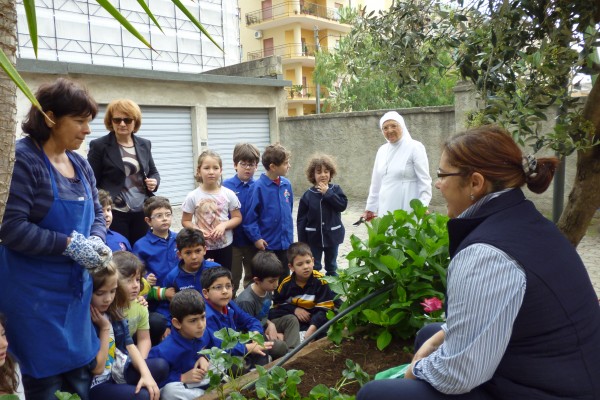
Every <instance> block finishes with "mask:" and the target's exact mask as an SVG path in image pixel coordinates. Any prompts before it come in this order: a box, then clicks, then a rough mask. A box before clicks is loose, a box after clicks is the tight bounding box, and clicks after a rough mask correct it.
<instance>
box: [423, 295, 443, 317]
mask: <svg viewBox="0 0 600 400" xmlns="http://www.w3.org/2000/svg"><path fill="white" fill-rule="evenodd" d="M421 305H422V306H423V310H424V311H425V312H426V313H431V312H434V311H437V310H441V309H442V301H441V300H440V299H438V298H437V297H432V298H430V299H423V302H422V303H421Z"/></svg>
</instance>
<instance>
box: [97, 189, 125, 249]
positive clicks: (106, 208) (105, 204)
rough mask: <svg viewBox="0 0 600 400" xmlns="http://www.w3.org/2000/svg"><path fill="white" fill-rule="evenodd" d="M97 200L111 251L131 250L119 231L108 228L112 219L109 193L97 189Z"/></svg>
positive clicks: (111, 204)
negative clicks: (100, 207)
mask: <svg viewBox="0 0 600 400" xmlns="http://www.w3.org/2000/svg"><path fill="white" fill-rule="evenodd" d="M98 201H100V205H101V206H102V213H103V214H104V221H105V222H106V245H107V246H108V247H110V249H111V250H112V251H119V250H123V251H131V244H130V243H129V240H127V238H126V237H125V236H123V235H121V234H120V233H119V232H115V231H112V230H110V229H109V228H110V224H112V220H113V214H112V206H113V201H112V198H111V197H110V193H108V192H107V191H106V190H104V189H98Z"/></svg>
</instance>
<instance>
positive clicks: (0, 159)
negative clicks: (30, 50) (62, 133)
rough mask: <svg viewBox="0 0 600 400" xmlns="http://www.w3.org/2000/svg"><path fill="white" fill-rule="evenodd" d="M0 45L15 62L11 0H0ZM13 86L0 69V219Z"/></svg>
mask: <svg viewBox="0 0 600 400" xmlns="http://www.w3.org/2000/svg"><path fill="white" fill-rule="evenodd" d="M0 48H2V50H3V51H4V53H6V55H7V56H8V58H9V59H10V60H11V61H12V63H13V64H14V63H15V60H16V51H17V9H16V1H14V0H0ZM16 90H17V88H16V86H15V84H14V83H13V82H12V80H11V79H10V78H9V77H8V75H6V73H4V71H0V223H2V217H3V216H4V208H5V206H6V199H7V198H8V190H9V188H10V179H11V176H12V170H13V164H14V160H15V153H14V147H15V127H16V124H17V122H16V116H17V92H16Z"/></svg>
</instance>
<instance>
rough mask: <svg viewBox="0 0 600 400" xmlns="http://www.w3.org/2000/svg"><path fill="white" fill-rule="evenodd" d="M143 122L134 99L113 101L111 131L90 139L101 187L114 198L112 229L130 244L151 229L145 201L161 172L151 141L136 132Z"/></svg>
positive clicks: (108, 120)
mask: <svg viewBox="0 0 600 400" xmlns="http://www.w3.org/2000/svg"><path fill="white" fill-rule="evenodd" d="M141 124H142V112H141V110H140V107H139V106H138V105H137V104H136V103H134V102H133V101H131V100H128V99H120V100H114V101H112V102H111V103H110V104H109V105H108V107H107V109H106V115H105V116H104V126H106V129H108V130H109V133H108V134H107V135H105V136H102V137H101V138H98V139H96V140H92V141H91V142H90V149H89V153H88V161H89V163H90V165H91V166H92V169H93V170H94V175H95V176H96V181H97V185H96V186H97V187H98V189H104V190H106V191H108V192H109V193H110V195H111V197H112V199H113V203H114V206H113V208H112V212H113V221H112V225H111V229H112V230H114V231H116V232H119V233H120V234H122V235H123V236H125V237H126V238H127V239H128V240H129V242H130V243H131V245H133V244H134V243H135V242H136V241H137V240H138V239H139V238H141V237H142V236H144V235H145V234H146V232H147V231H148V224H147V223H146V221H145V220H144V210H143V205H144V201H145V200H146V199H147V198H148V197H150V196H153V195H154V194H153V192H155V191H156V190H157V189H158V185H159V183H160V175H159V174H158V170H157V169H156V166H155V165H154V160H153V159H152V151H151V150H152V144H151V142H150V141H149V140H147V139H143V138H141V137H138V136H137V135H134V133H136V132H137V131H138V130H139V129H140V126H141Z"/></svg>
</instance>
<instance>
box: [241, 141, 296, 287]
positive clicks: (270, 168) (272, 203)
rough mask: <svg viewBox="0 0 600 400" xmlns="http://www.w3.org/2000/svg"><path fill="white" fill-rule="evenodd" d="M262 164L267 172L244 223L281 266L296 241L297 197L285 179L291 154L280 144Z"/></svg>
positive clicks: (253, 192) (265, 155) (269, 148)
mask: <svg viewBox="0 0 600 400" xmlns="http://www.w3.org/2000/svg"><path fill="white" fill-rule="evenodd" d="M262 164H263V166H264V167H265V171H266V173H264V174H262V175H261V176H260V178H259V179H258V180H257V181H256V182H255V183H254V185H253V187H252V190H251V192H250V196H249V200H250V205H249V206H248V210H247V215H246V216H245V217H244V220H243V222H242V224H243V227H244V232H246V234H247V235H248V237H249V238H250V240H252V242H253V243H254V246H255V247H256V248H257V249H258V250H267V251H272V252H274V253H275V255H277V258H279V260H280V261H281V265H287V264H288V260H287V256H286V251H287V249H288V247H290V245H291V244H292V242H293V241H294V221H293V219H292V209H293V207H294V194H293V193H292V185H291V183H290V181H289V180H287V179H286V178H285V175H287V173H288V170H289V169H290V152H289V151H287V150H286V149H285V147H283V146H281V145H280V144H274V145H271V146H267V148H266V149H265V151H264V152H263V155H262ZM284 275H287V271H284Z"/></svg>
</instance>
